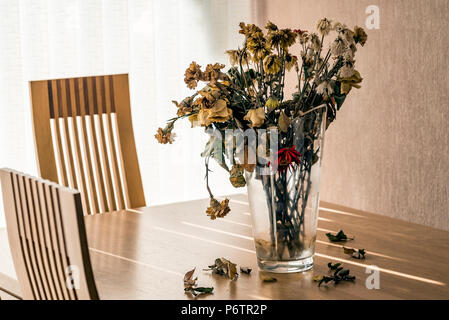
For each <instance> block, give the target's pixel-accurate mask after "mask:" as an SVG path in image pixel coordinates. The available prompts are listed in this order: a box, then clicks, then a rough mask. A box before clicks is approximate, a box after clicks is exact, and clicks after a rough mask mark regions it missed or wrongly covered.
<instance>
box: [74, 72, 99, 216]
mask: <svg viewBox="0 0 449 320" xmlns="http://www.w3.org/2000/svg"><path fill="white" fill-rule="evenodd" d="M77 80H78V81H75V90H76V91H77V94H76V95H77V96H78V97H79V107H80V116H81V131H82V135H81V136H82V138H81V140H82V142H83V148H84V163H85V164H86V167H87V171H86V173H87V181H88V183H89V191H90V199H91V204H92V213H96V212H100V203H99V201H98V195H97V189H96V183H95V176H94V171H93V163H92V157H91V152H90V143H89V135H88V130H87V120H86V115H88V114H89V99H88V96H87V94H86V90H87V81H85V78H79V79H77ZM76 85H78V86H76Z"/></svg>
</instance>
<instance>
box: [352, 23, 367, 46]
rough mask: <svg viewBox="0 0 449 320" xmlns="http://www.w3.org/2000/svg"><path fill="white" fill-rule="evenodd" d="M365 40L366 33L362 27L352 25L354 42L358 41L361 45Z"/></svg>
mask: <svg viewBox="0 0 449 320" xmlns="http://www.w3.org/2000/svg"><path fill="white" fill-rule="evenodd" d="M366 40H368V35H367V34H366V32H365V30H364V29H363V28H360V27H358V26H355V27H354V41H355V43H360V45H361V46H362V47H363V46H364V45H365V43H366Z"/></svg>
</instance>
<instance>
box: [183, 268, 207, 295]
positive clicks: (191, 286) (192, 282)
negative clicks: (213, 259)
mask: <svg viewBox="0 0 449 320" xmlns="http://www.w3.org/2000/svg"><path fill="white" fill-rule="evenodd" d="M195 269H196V268H193V269H192V270H190V271H187V272H186V274H185V275H184V292H186V293H187V292H190V293H191V294H193V295H194V296H195V297H196V296H197V295H199V294H208V293H212V292H213V291H214V288H213V287H211V288H207V287H196V281H197V280H198V278H193V274H194V273H195Z"/></svg>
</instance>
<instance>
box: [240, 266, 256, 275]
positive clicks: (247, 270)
mask: <svg viewBox="0 0 449 320" xmlns="http://www.w3.org/2000/svg"><path fill="white" fill-rule="evenodd" d="M252 270H253V269H251V268H249V267H240V272H242V273H246V274H250V273H251V271H252Z"/></svg>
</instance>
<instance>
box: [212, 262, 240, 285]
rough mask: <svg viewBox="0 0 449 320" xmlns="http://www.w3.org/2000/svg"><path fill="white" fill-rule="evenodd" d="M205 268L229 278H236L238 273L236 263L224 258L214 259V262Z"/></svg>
mask: <svg viewBox="0 0 449 320" xmlns="http://www.w3.org/2000/svg"><path fill="white" fill-rule="evenodd" d="M206 270H212V272H213V273H215V274H219V275H222V276H226V277H227V278H229V279H231V280H234V279H236V278H237V277H238V275H239V274H238V273H237V265H236V264H235V263H232V262H231V261H230V260H228V259H225V258H217V259H215V263H214V264H213V265H210V266H209V269H206Z"/></svg>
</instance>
